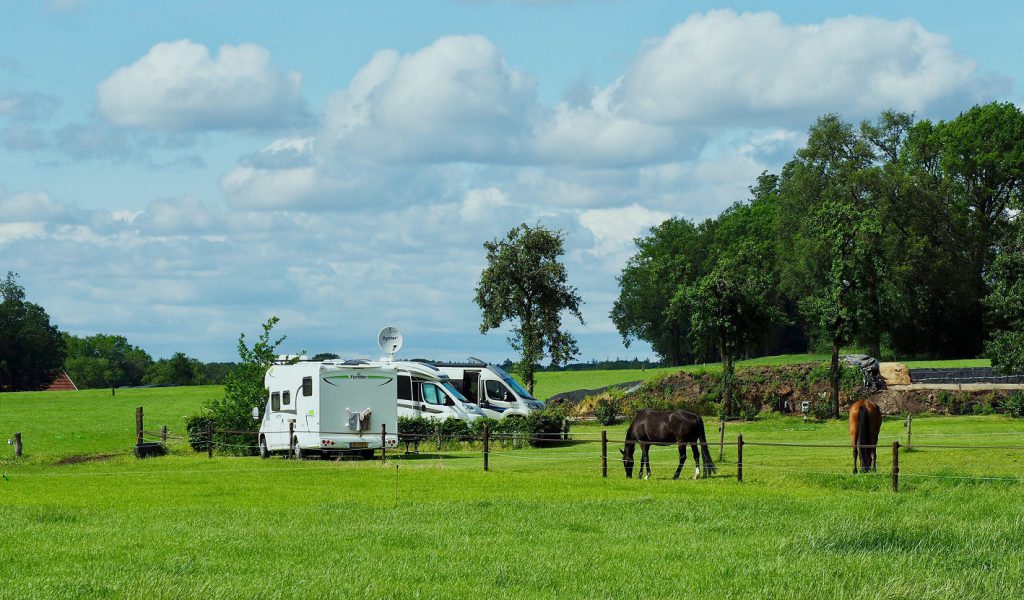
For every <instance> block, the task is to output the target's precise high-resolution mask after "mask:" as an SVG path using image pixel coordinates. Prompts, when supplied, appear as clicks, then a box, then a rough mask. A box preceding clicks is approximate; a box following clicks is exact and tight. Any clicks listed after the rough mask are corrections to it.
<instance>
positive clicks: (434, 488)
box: [0, 374, 1024, 599]
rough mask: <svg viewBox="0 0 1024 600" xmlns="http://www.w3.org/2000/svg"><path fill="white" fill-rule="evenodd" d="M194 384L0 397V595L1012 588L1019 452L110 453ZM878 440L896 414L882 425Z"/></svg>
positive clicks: (973, 438)
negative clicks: (604, 459) (740, 466)
mask: <svg viewBox="0 0 1024 600" xmlns="http://www.w3.org/2000/svg"><path fill="white" fill-rule="evenodd" d="M544 375H561V374H544ZM625 380H628V377H627V378H626V379H625ZM586 387H597V386H586ZM217 393H219V389H218V388H161V389H155V390H118V392H117V395H116V396H114V397H113V398H111V397H110V392H109V390H106V391H95V392H78V393H63V394H46V393H36V394H0V431H2V432H8V431H14V430H20V431H22V432H23V433H24V435H25V443H26V451H27V453H28V455H27V456H26V457H25V458H24V459H22V460H19V461H15V460H13V459H12V458H11V453H10V449H9V448H7V449H5V450H3V451H0V473H2V475H3V477H2V478H0V523H3V527H2V528H0V598H82V597H90V598H92V597H101V598H102V597H110V598H122V597H129V596H132V597H140V596H144V597H163V598H193V597H198V596H207V597H217V598H254V597H259V598H295V597H318V598H352V597H370V598H417V597H429V598H460V597H474V598H476V597H495V598H536V597H559V598H661V597H665V598H667V597H680V596H681V597H700V598H822V597H829V598H861V597H870V598H953V597H955V598H961V599H962V598H1010V597H1022V596H1024V544H1022V543H1021V540H1024V506H1022V505H1021V503H1020V495H1021V493H1022V492H1024V486H1022V478H1021V475H1022V473H1024V451H1019V450H1006V449H992V450H985V451H972V452H970V453H966V452H963V451H958V450H946V449H927V448H915V449H914V450H909V451H908V450H906V449H903V450H901V452H900V466H901V470H902V473H903V476H902V478H901V481H900V487H901V491H900V493H898V494H894V493H893V492H892V490H891V477H890V475H889V468H890V464H891V451H890V450H888V449H883V450H880V451H879V464H880V467H879V472H878V473H872V474H866V475H856V476H855V475H852V474H850V473H849V471H850V469H851V457H850V450H849V449H848V448H845V447H843V444H844V443H846V442H847V441H848V438H847V434H846V426H845V423H843V422H838V421H834V422H804V421H803V420H802V419H799V418H792V417H779V416H775V415H765V416H763V417H762V418H759V419H758V420H756V421H753V422H741V423H729V424H728V425H727V428H726V439H727V440H730V441H731V442H733V443H734V442H735V439H736V434H737V433H740V432H742V433H743V435H744V438H745V440H746V442H747V445H746V446H745V448H744V481H743V483H738V482H737V481H736V477H735V475H736V463H735V460H736V452H735V445H734V444H733V445H730V446H727V447H726V448H725V452H724V460H723V461H720V462H719V463H718V467H719V471H718V473H717V475H716V476H714V477H712V478H709V479H704V480H697V481H693V480H691V479H689V477H691V476H692V475H693V470H692V458H690V459H688V461H687V464H686V467H685V468H684V470H683V478H682V479H681V480H679V481H673V480H671V479H670V477H671V475H672V472H673V471H674V467H675V463H676V456H677V454H676V450H675V449H674V448H655V449H653V450H652V459H653V460H652V468H653V477H652V479H651V480H649V481H643V480H638V479H633V480H627V479H626V478H625V476H624V474H623V472H622V468H621V464H620V463H619V462H618V461H617V455H618V452H617V451H616V450H615V448H618V447H620V446H621V444H610V456H609V459H610V460H609V477H608V478H607V479H604V478H602V477H601V472H600V444H598V443H594V442H592V441H591V440H597V439H599V436H600V432H601V430H602V429H603V428H602V427H601V426H600V425H596V424H582V425H577V426H575V427H574V436H575V437H576V441H574V442H571V443H569V444H566V445H562V446H559V447H554V448H543V449H533V448H530V449H510V448H505V449H503V448H496V449H494V451H493V452H492V453H491V456H490V465H491V471H490V472H484V471H483V469H482V457H481V452H480V449H479V448H465V449H462V450H458V451H445V452H442V453H433V452H432V450H434V449H433V447H432V445H431V444H425V445H424V447H423V448H422V449H421V450H422V454H420V455H414V456H404V455H402V454H400V453H395V454H393V455H390V458H389V460H387V461H383V462H382V461H380V460H375V461H342V462H336V461H330V460H306V461H289V460H285V459H283V458H279V457H274V458H271V459H269V460H260V459H258V458H233V457H227V456H221V455H218V456H215V457H214V458H213V459H212V460H211V459H207V458H206V455H205V454H195V453H193V452H191V451H189V450H188V449H187V448H186V447H185V446H184V445H183V444H181V443H176V444H173V445H172V452H171V454H170V455H169V456H167V457H163V458H156V459H147V460H141V461H140V460H136V459H134V458H132V457H131V456H130V455H129V454H128V452H129V448H130V445H131V443H132V442H133V427H134V407H135V406H137V405H143V406H145V408H146V415H147V424H146V426H147V429H156V428H158V427H159V426H160V425H162V424H167V425H169V426H170V428H171V430H172V433H174V432H180V431H181V423H182V420H181V416H182V415H184V414H188V413H189V412H191V411H192V410H194V409H195V408H197V407H198V406H199V404H200V403H201V402H202V400H203V399H204V398H206V397H208V396H209V395H210V394H217ZM715 427H716V424H714V423H710V422H709V423H708V432H709V436H710V437H711V438H712V439H713V440H717V437H716V436H717V432H716V431H715ZM606 429H607V430H608V435H609V438H610V439H612V440H621V439H622V438H623V435H624V431H625V426H624V425H621V424H620V425H616V426H613V427H609V428H606ZM894 439H900V440H902V443H904V444H905V443H906V428H905V427H904V421H903V420H902V419H895V418H893V419H887V420H886V421H885V423H884V425H883V428H882V439H881V443H884V444H889V443H891V441H892V440H894ZM758 442H790V443H793V442H798V443H819V444H829V445H832V444H835V447H828V448H793V447H775V446H757V445H756V443H758ZM913 442H914V445H915V446H920V445H923V444H961V443H965V444H973V445H1007V444H1014V445H1016V444H1021V445H1024V421H1015V420H1012V419H1009V418H1007V417H1004V416H971V417H925V416H921V417H917V418H915V419H914V422H913ZM712 454H713V455H714V457H715V458H716V459H717V458H718V449H717V448H715V449H714V450H713V451H712ZM74 455H85V456H84V457H87V458H93V459H95V460H86V461H84V462H75V461H71V462H69V461H67V460H66V459H67V458H68V457H69V456H74Z"/></svg>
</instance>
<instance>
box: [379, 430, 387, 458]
mask: <svg viewBox="0 0 1024 600" xmlns="http://www.w3.org/2000/svg"><path fill="white" fill-rule="evenodd" d="M387 451H388V424H387V423H381V424H380V459H381V460H384V454H385V453H387Z"/></svg>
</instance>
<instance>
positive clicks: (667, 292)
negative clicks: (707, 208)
mask: <svg viewBox="0 0 1024 600" xmlns="http://www.w3.org/2000/svg"><path fill="white" fill-rule="evenodd" d="M634 242H635V243H636V247H637V253H636V254H635V255H633V257H632V258H630V259H629V262H627V263H626V266H625V268H624V269H623V270H622V274H621V275H620V276H619V277H618V282H619V297H618V299H616V300H615V303H614V304H613V305H612V310H611V315H610V316H611V319H612V322H613V323H615V327H616V328H617V329H618V330H619V334H621V335H622V341H623V343H625V345H626V347H627V348H628V347H629V344H630V342H631V341H632V340H633V339H639V340H643V341H645V342H647V343H649V344H650V345H651V348H652V349H653V350H654V351H655V352H657V353H658V355H659V356H661V358H662V360H663V361H665V362H667V363H669V364H671V365H682V364H686V363H687V362H690V359H692V354H691V353H690V348H689V346H688V343H687V337H688V336H689V332H690V323H689V321H688V320H687V319H686V318H683V317H682V316H681V315H680V314H679V312H678V311H673V310H671V309H670V306H671V301H672V296H673V295H674V294H675V291H676V290H677V289H678V288H679V286H680V285H684V284H689V283H692V282H694V281H695V280H696V279H697V278H698V277H700V276H701V275H702V274H703V269H704V265H703V263H704V255H705V254H706V253H707V249H706V247H705V246H706V243H705V242H704V240H703V239H702V238H701V235H700V231H699V230H698V228H697V227H696V226H694V224H693V223H691V222H690V221H687V220H686V219H675V218H673V219H668V220H666V221H664V222H662V223H661V224H660V225H657V226H656V227H652V228H651V230H650V235H648V236H647V237H642V238H637V239H636V240H634Z"/></svg>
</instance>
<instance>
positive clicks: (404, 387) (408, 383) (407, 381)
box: [398, 374, 422, 418]
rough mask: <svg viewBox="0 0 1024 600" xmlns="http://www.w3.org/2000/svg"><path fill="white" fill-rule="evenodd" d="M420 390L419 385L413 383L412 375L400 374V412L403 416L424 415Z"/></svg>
mask: <svg viewBox="0 0 1024 600" xmlns="http://www.w3.org/2000/svg"><path fill="white" fill-rule="evenodd" d="M419 392H420V390H419V386H418V385H413V380H412V377H411V376H409V375H403V374H399V375H398V414H399V415H402V416H403V417H413V418H415V417H419V416H422V411H421V410H420V402H419V397H420V393H419Z"/></svg>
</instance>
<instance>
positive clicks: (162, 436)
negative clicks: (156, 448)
mask: <svg viewBox="0 0 1024 600" xmlns="http://www.w3.org/2000/svg"><path fill="white" fill-rule="evenodd" d="M160 441H161V442H163V443H165V444H166V443H167V426H166V425H164V426H163V427H161V428H160Z"/></svg>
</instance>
